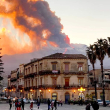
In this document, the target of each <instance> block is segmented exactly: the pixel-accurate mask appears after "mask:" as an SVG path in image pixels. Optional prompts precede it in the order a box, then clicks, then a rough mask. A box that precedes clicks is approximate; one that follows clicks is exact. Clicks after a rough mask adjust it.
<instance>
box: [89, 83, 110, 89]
mask: <svg viewBox="0 0 110 110" xmlns="http://www.w3.org/2000/svg"><path fill="white" fill-rule="evenodd" d="M96 87H97V89H102V83H101V84H97V85H96ZM104 87H105V89H108V88H109V85H108V84H105V86H104ZM88 88H89V89H95V87H94V85H93V84H90V85H88Z"/></svg>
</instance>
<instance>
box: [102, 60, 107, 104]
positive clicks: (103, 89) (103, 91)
mask: <svg viewBox="0 0 110 110" xmlns="http://www.w3.org/2000/svg"><path fill="white" fill-rule="evenodd" d="M101 72H102V93H103V106H106V102H105V88H104V74H103V60H101Z"/></svg>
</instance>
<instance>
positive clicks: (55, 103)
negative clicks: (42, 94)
mask: <svg viewBox="0 0 110 110" xmlns="http://www.w3.org/2000/svg"><path fill="white" fill-rule="evenodd" d="M54 107H55V110H56V109H57V101H56V100H55V102H54Z"/></svg>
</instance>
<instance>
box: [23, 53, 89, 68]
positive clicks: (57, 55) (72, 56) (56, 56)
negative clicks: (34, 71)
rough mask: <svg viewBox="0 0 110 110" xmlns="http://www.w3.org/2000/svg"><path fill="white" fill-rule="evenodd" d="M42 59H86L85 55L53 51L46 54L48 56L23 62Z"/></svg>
mask: <svg viewBox="0 0 110 110" xmlns="http://www.w3.org/2000/svg"><path fill="white" fill-rule="evenodd" d="M43 59H87V57H86V56H84V55H82V54H63V53H55V54H52V55H48V56H45V57H42V58H40V59H37V60H34V61H33V62H30V63H27V64H25V66H26V65H28V64H32V63H34V62H36V61H40V60H43Z"/></svg>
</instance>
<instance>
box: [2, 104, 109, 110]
mask: <svg viewBox="0 0 110 110" xmlns="http://www.w3.org/2000/svg"><path fill="white" fill-rule="evenodd" d="M29 107H30V105H29V104H25V109H24V110H30V108H29ZM0 110H9V104H0ZM11 110H15V108H14V107H12V109H11ZM33 110H38V108H37V105H36V104H34V108H33ZM39 110H48V109H47V105H46V104H41V106H40V109H39ZM57 110H85V105H83V106H79V105H65V104H64V105H63V106H62V107H61V106H59V107H58V109H57ZM99 110H110V107H101V106H100V109H99Z"/></svg>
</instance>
